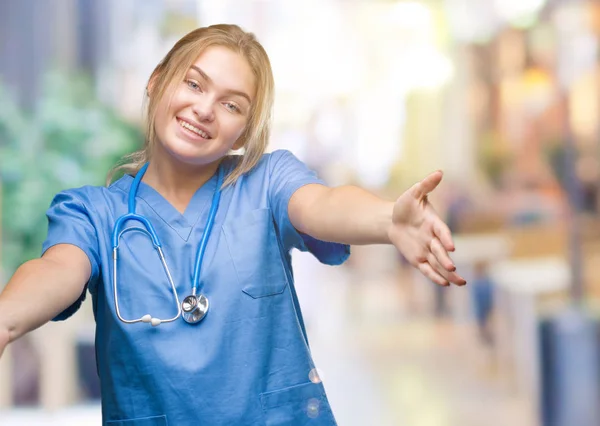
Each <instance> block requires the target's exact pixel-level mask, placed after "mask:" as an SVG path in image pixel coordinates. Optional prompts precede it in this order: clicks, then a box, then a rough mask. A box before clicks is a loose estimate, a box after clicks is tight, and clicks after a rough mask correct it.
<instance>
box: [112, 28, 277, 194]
mask: <svg viewBox="0 0 600 426" xmlns="http://www.w3.org/2000/svg"><path fill="white" fill-rule="evenodd" d="M211 46H222V47H226V48H228V49H231V50H232V51H234V52H236V53H239V54H240V55H241V56H242V57H244V58H245V59H246V61H247V62H248V64H249V65H250V68H251V69H252V72H253V73H254V77H255V84H256V95H255V99H254V102H253V103H252V105H251V107H250V113H249V116H248V123H247V124H246V128H245V129H244V131H243V133H242V136H241V137H240V138H241V139H242V141H243V144H242V146H243V147H244V151H245V152H244V154H243V155H242V160H241V161H240V162H239V163H238V164H237V165H236V167H235V168H234V170H233V171H232V172H231V173H230V174H229V175H228V176H227V177H226V178H225V181H224V183H223V186H227V185H231V184H234V183H235V182H236V181H237V179H238V178H239V177H240V176H242V175H243V174H245V173H247V172H249V171H250V170H252V168H254V166H256V164H257V163H258V162H259V161H260V158H261V157H262V155H263V154H264V152H265V150H266V148H267V144H268V141H269V134H270V130H271V110H272V108H273V97H274V82H273V73H272V70H271V64H270V61H269V57H268V56H267V53H266V52H265V50H264V48H263V47H262V46H261V44H260V43H259V42H258V41H257V39H256V37H255V36H254V34H252V33H249V32H245V31H244V30H242V29H241V28H240V27H238V26H237V25H227V24H219V25H211V26H209V27H204V28H198V29H196V30H194V31H192V32H190V33H188V34H187V35H185V36H184V37H182V38H181V39H180V40H179V41H178V42H177V43H175V45H174V46H173V48H172V49H171V50H170V51H169V53H167V55H166V56H165V57H164V58H163V60H162V61H161V62H160V63H159V64H158V65H157V66H156V68H155V69H154V71H153V72H152V74H151V76H150V79H149V81H148V88H149V89H148V90H149V91H151V95H152V96H149V95H148V93H146V97H145V99H144V103H145V115H146V122H145V133H146V140H145V143H144V147H143V148H142V149H141V150H139V151H136V152H134V153H132V154H129V155H126V156H125V157H123V158H122V159H121V161H120V162H119V163H118V164H117V165H116V166H115V167H114V168H113V169H112V170H111V171H110V172H109V174H108V178H107V184H110V182H111V181H112V178H113V176H114V175H115V174H116V173H117V172H124V173H126V174H132V175H135V174H136V173H137V172H138V170H139V169H140V168H141V167H142V166H143V165H144V163H146V162H147V161H149V160H150V157H151V155H152V148H153V147H154V145H155V144H156V143H157V135H156V129H155V127H154V126H155V118H156V111H157V109H158V104H159V102H160V101H161V100H162V98H163V97H164V96H165V95H167V94H169V93H171V94H172V93H173V92H174V89H175V87H176V85H178V84H179V83H180V82H181V81H183V79H184V78H185V74H186V73H187V72H188V70H189V69H190V67H191V66H192V65H193V64H194V62H195V61H196V60H197V58H198V56H200V55H201V54H202V52H204V51H205V50H206V49H207V48H208V47H211Z"/></svg>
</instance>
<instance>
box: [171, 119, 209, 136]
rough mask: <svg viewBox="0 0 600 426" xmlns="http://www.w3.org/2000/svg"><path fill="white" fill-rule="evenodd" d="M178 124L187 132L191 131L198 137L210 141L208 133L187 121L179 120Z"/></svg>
mask: <svg viewBox="0 0 600 426" xmlns="http://www.w3.org/2000/svg"><path fill="white" fill-rule="evenodd" d="M177 122H178V123H179V125H180V126H181V127H183V128H185V129H187V130H190V131H192V132H194V133H196V134H197V135H198V136H200V137H201V138H204V139H210V136H208V133H206V132H204V131H202V130H200V129H199V128H197V127H194V126H192V125H191V124H190V123H188V122H187V121H183V120H177Z"/></svg>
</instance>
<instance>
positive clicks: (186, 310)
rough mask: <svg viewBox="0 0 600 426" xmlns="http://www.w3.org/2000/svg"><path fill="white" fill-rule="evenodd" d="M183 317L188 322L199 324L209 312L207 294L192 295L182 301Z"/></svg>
mask: <svg viewBox="0 0 600 426" xmlns="http://www.w3.org/2000/svg"><path fill="white" fill-rule="evenodd" d="M181 310H182V314H183V319H184V320H185V322H187V323H188V324H197V323H199V322H200V321H202V320H203V319H204V317H205V316H206V313H207V312H208V299H207V298H206V296H205V295H203V294H200V295H198V296H196V295H193V294H192V295H190V296H187V297H186V298H185V299H183V302H182V303H181Z"/></svg>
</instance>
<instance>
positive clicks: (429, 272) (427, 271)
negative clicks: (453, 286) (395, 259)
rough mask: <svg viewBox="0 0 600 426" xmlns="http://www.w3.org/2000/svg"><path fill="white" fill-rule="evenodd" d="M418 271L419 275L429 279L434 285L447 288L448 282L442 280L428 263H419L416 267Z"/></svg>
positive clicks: (444, 279)
mask: <svg viewBox="0 0 600 426" xmlns="http://www.w3.org/2000/svg"><path fill="white" fill-rule="evenodd" d="M417 267H418V268H419V271H421V273H422V274H423V275H425V276H426V277H427V278H429V279H430V280H431V281H433V282H434V283H436V284H438V285H443V286H449V285H450V283H449V282H448V280H446V278H444V277H443V276H441V275H440V274H438V273H437V272H436V271H435V270H434V269H433V268H432V267H431V265H430V264H429V263H427V262H422V263H419V264H418V266H417Z"/></svg>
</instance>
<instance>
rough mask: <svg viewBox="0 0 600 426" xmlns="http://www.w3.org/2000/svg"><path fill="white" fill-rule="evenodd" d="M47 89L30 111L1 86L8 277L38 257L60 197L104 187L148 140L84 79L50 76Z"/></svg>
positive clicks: (0, 175) (0, 171) (0, 167)
mask: <svg viewBox="0 0 600 426" xmlns="http://www.w3.org/2000/svg"><path fill="white" fill-rule="evenodd" d="M44 88H45V90H44V92H43V94H42V96H41V97H40V99H39V102H38V104H37V106H36V108H35V111H34V112H32V113H26V112H25V111H23V110H21V109H19V108H18V107H17V106H16V104H15V103H14V102H12V101H11V99H10V96H8V94H7V93H6V90H5V89H4V88H3V87H2V86H1V85H0V182H1V185H2V232H3V234H2V237H3V238H2V248H3V250H2V255H3V259H2V264H3V266H4V270H5V271H6V272H7V273H8V274H9V276H10V274H11V273H12V272H13V271H14V270H15V269H16V267H17V266H18V265H19V264H21V263H22V262H24V261H26V260H28V259H31V258H34V257H38V256H39V255H40V249H41V244H42V242H43V240H44V238H45V237H46V233H47V226H48V223H47V219H46V216H45V211H46V209H47V208H48V206H49V205H50V202H51V201H52V198H53V197H54V195H55V194H57V193H58V192H60V191H62V190H64V189H67V188H73V187H78V186H82V185H103V184H104V181H105V178H106V174H107V172H108V170H109V169H110V168H111V167H112V166H113V165H114V164H115V163H116V162H117V161H118V160H119V158H121V157H122V156H123V155H124V154H127V153H129V152H132V151H134V150H136V149H138V148H139V147H140V145H141V143H142V141H143V136H142V133H141V132H140V130H139V129H138V128H137V127H136V126H134V125H132V124H130V123H127V122H125V121H124V120H123V119H121V118H120V117H119V116H118V115H117V114H116V113H115V112H114V111H113V110H111V109H110V108H109V107H107V106H105V105H102V104H101V103H100V102H99V101H98V100H97V98H96V97H95V96H94V89H93V84H92V83H91V81H90V79H89V78H87V77H86V76H81V75H77V76H71V75H69V76H66V75H61V74H56V73H55V74H50V75H48V77H47V79H46V82H45V84H44Z"/></svg>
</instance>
